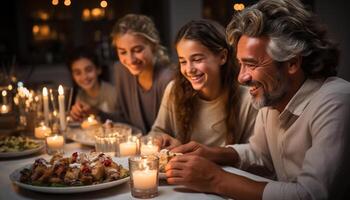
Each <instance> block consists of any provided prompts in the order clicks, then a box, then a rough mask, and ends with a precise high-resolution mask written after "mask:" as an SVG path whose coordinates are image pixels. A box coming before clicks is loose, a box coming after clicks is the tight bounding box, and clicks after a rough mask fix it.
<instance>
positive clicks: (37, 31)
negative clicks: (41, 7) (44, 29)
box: [33, 25, 40, 35]
mask: <svg viewBox="0 0 350 200" xmlns="http://www.w3.org/2000/svg"><path fill="white" fill-rule="evenodd" d="M39 31H40V28H39V26H38V25H34V26H33V35H36V34H38V33H39Z"/></svg>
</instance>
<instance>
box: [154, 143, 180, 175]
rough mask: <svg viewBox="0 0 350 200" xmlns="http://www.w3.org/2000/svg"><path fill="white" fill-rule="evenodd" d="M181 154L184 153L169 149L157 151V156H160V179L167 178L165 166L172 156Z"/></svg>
mask: <svg viewBox="0 0 350 200" xmlns="http://www.w3.org/2000/svg"><path fill="white" fill-rule="evenodd" d="M179 155H182V153H174V152H171V151H169V150H168V149H162V150H160V151H159V152H158V153H157V156H158V157H159V178H160V179H166V174H165V166H166V165H167V164H168V162H169V161H170V160H171V159H172V158H174V157H175V156H179Z"/></svg>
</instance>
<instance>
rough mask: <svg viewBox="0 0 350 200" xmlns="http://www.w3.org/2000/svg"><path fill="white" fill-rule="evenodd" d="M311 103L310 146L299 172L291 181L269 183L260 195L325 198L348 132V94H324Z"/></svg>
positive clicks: (271, 197) (269, 197)
mask: <svg viewBox="0 0 350 200" xmlns="http://www.w3.org/2000/svg"><path fill="white" fill-rule="evenodd" d="M317 99H319V101H318V102H314V104H317V105H315V106H314V107H315V108H316V109H315V112H312V113H311V114H312V116H310V120H309V121H308V122H305V123H308V125H309V128H310V133H309V134H310V137H312V146H311V147H310V148H309V149H308V150H307V151H306V153H305V157H304V161H303V163H302V167H301V172H300V173H299V174H298V176H297V177H296V178H295V182H288V183H283V182H271V183H269V184H268V185H267V186H266V189H265V192H264V196H265V197H264V198H266V199H276V198H279V197H282V196H284V197H286V198H284V199H290V200H292V199H328V198H329V190H330V188H331V186H332V184H333V180H334V178H335V175H336V173H337V171H338V169H339V168H340V166H341V164H342V160H341V159H342V153H343V149H344V147H345V145H348V144H346V143H345V138H346V134H348V129H347V127H348V126H347V123H348V119H349V117H350V116H349V115H350V112H349V111H350V102H349V100H350V95H349V94H346V93H345V92H344V93H343V94H342V95H336V96H335V95H328V96H326V97H324V96H323V97H322V98H317Z"/></svg>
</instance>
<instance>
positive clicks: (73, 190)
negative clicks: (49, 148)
mask: <svg viewBox="0 0 350 200" xmlns="http://www.w3.org/2000/svg"><path fill="white" fill-rule="evenodd" d="M113 160H115V159H113ZM117 163H118V164H121V165H122V166H123V167H124V168H125V167H126V166H127V165H125V161H124V160H121V159H117ZM30 166H31V164H29V165H25V166H24V167H22V168H20V169H16V170H15V171H14V172H12V173H11V174H10V180H11V181H12V182H13V183H14V184H15V185H17V186H18V187H20V188H25V189H28V190H33V191H38V192H44V193H56V194H58V193H59V194H64V193H79V192H90V191H96V190H102V189H106V188H111V187H114V186H117V185H120V184H123V183H125V182H127V181H128V180H129V179H130V176H128V177H126V178H123V179H119V180H115V181H111V182H107V183H100V184H96V185H85V186H68V187H45V186H35V185H29V184H25V183H21V182H20V181H19V180H20V176H21V174H20V171H21V170H22V169H24V168H30Z"/></svg>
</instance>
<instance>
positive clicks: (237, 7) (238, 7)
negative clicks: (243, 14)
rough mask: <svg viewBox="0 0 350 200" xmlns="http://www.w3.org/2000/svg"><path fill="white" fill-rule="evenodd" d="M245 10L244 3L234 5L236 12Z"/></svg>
mask: <svg viewBox="0 0 350 200" xmlns="http://www.w3.org/2000/svg"><path fill="white" fill-rule="evenodd" d="M244 8H245V6H244V4H243V3H235V4H233V9H234V10H235V11H241V10H243V9H244Z"/></svg>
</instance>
